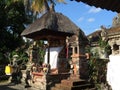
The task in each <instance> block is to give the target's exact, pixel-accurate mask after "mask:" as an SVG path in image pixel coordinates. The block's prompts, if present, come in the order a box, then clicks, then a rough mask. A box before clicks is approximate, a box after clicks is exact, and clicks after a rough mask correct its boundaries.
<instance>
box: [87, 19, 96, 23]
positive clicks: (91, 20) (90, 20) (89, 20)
mask: <svg viewBox="0 0 120 90" xmlns="http://www.w3.org/2000/svg"><path fill="white" fill-rule="evenodd" d="M87 21H88V22H94V21H95V19H94V18H89V19H88V20H87Z"/></svg>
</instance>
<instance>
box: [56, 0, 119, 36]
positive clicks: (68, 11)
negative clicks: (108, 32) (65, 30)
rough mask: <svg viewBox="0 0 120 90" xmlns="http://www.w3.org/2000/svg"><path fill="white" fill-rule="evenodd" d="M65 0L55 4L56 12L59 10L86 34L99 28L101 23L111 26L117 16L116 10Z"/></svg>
mask: <svg viewBox="0 0 120 90" xmlns="http://www.w3.org/2000/svg"><path fill="white" fill-rule="evenodd" d="M65 1H66V3H67V4H63V3H57V4H56V6H55V10H56V12H60V13H62V14H63V15H65V16H67V17H68V18H69V19H70V20H71V21H72V22H73V23H75V24H76V25H77V26H78V27H79V28H80V29H81V30H82V31H83V32H84V33H85V34H86V35H89V34H91V33H93V32H95V31H96V30H99V29H100V26H101V25H103V26H105V27H107V28H110V27H111V26H112V20H113V18H114V17H115V16H117V13H116V12H112V11H110V10H109V11H108V10H106V9H101V8H96V7H94V6H89V5H87V4H85V3H82V2H76V1H70V0H65Z"/></svg>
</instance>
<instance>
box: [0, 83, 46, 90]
mask: <svg viewBox="0 0 120 90" xmlns="http://www.w3.org/2000/svg"><path fill="white" fill-rule="evenodd" d="M41 87H42V86H41ZM0 90H44V89H42V88H40V86H39V87H38V86H37V85H35V84H33V85H31V87H29V88H25V84H24V83H21V84H17V85H11V84H10V83H9V82H8V81H5V82H0Z"/></svg>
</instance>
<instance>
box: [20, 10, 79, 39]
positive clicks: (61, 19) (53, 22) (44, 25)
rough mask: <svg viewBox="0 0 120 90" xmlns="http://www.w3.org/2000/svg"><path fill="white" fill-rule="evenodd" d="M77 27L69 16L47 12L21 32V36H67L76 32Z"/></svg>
mask: <svg viewBox="0 0 120 90" xmlns="http://www.w3.org/2000/svg"><path fill="white" fill-rule="evenodd" d="M78 30H80V28H79V27H77V26H76V25H75V24H74V23H73V22H72V21H71V20H70V19H69V18H67V17H66V16H64V15H63V14H61V13H56V12H47V13H45V14H44V15H43V16H41V17H40V18H39V19H37V20H36V21H35V22H34V23H32V24H31V25H30V26H29V27H28V28H26V29H25V30H24V31H23V32H22V34H21V35H22V36H25V37H28V38H34V37H37V36H39V37H42V38H45V37H46V36H49V35H51V36H52V35H53V36H56V37H57V36H62V37H64V36H69V35H73V34H77V33H78Z"/></svg>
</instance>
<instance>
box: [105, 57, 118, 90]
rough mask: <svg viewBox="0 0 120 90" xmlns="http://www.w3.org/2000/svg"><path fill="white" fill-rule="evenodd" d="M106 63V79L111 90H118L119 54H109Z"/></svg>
mask: <svg viewBox="0 0 120 90" xmlns="http://www.w3.org/2000/svg"><path fill="white" fill-rule="evenodd" d="M109 60H110V62H108V64H107V81H108V84H109V85H110V86H111V88H112V90H120V85H119V84H120V55H110V56H109Z"/></svg>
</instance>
